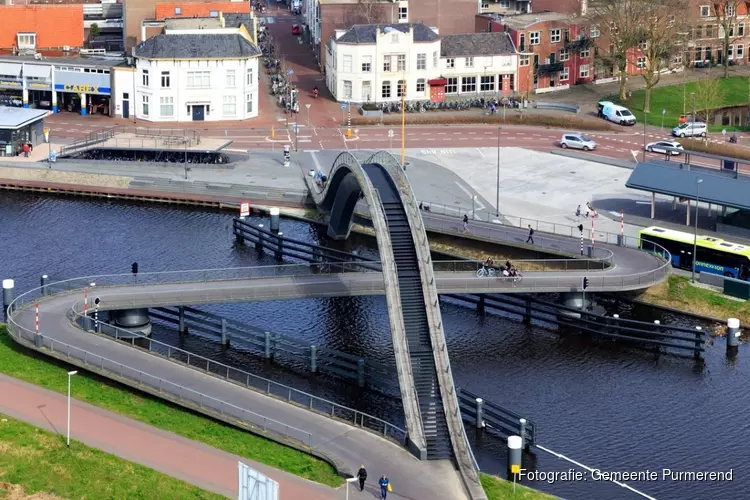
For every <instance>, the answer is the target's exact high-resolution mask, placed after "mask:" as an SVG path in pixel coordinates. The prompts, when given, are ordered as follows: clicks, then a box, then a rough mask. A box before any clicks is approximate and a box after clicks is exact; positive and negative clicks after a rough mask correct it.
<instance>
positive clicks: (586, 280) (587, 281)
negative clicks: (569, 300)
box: [583, 276, 589, 290]
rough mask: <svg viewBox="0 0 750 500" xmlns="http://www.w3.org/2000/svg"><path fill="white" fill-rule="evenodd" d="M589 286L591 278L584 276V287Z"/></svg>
mask: <svg viewBox="0 0 750 500" xmlns="http://www.w3.org/2000/svg"><path fill="white" fill-rule="evenodd" d="M588 287H589V279H588V278H586V277H585V276H584V278H583V289H584V290H586V289H587V288H588Z"/></svg>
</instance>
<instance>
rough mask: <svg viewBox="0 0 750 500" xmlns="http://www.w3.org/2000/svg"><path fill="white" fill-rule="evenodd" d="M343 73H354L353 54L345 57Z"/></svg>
mask: <svg viewBox="0 0 750 500" xmlns="http://www.w3.org/2000/svg"><path fill="white" fill-rule="evenodd" d="M341 71H343V72H344V73H351V72H352V56H351V54H346V55H344V65H343V67H342V68H341Z"/></svg>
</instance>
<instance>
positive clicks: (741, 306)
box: [640, 275, 750, 325]
mask: <svg viewBox="0 0 750 500" xmlns="http://www.w3.org/2000/svg"><path fill="white" fill-rule="evenodd" d="M689 282H690V279H689V278H685V277H682V276H675V275H672V276H670V277H669V279H668V280H667V281H665V282H664V283H662V284H660V285H656V286H653V287H651V288H649V289H648V290H646V291H645V292H644V293H643V294H642V295H641V296H640V299H641V300H643V301H645V302H649V303H651V304H657V305H662V306H668V307H673V308H675V309H679V310H681V311H685V312H691V313H694V314H702V315H704V316H711V317H714V318H718V319H722V320H726V318H737V319H739V320H740V322H741V323H742V324H743V325H746V324H748V323H750V301H742V302H740V301H737V300H732V299H728V298H726V297H724V296H723V295H721V294H719V293H716V292H714V291H713V290H706V289H704V288H698V287H696V286H692V285H691V284H690V283H689Z"/></svg>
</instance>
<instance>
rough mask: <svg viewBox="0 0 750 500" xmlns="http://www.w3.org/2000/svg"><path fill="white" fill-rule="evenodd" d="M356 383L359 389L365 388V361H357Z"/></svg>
mask: <svg viewBox="0 0 750 500" xmlns="http://www.w3.org/2000/svg"><path fill="white" fill-rule="evenodd" d="M357 383H358V385H359V386H360V387H364V386H365V360H364V359H360V360H359V361H357Z"/></svg>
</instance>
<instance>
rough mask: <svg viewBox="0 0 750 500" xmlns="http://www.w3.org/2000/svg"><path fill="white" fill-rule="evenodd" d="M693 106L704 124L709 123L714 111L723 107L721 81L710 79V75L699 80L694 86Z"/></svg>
mask: <svg viewBox="0 0 750 500" xmlns="http://www.w3.org/2000/svg"><path fill="white" fill-rule="evenodd" d="M695 104H696V107H697V108H698V109H700V111H701V114H702V115H703V119H704V120H705V121H706V123H711V119H712V118H713V117H714V115H715V114H716V111H717V110H718V109H719V108H721V107H722V106H724V89H723V88H722V86H721V80H719V79H718V78H711V75H707V76H706V77H705V78H702V79H701V80H699V81H698V83H697V84H696V86H695Z"/></svg>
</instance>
